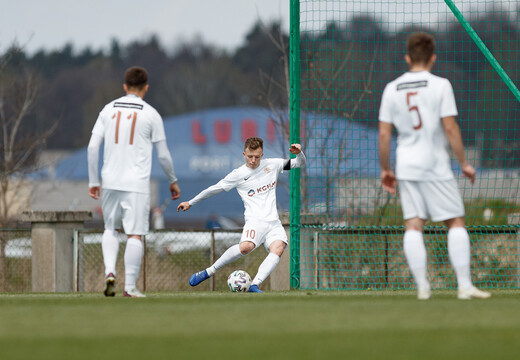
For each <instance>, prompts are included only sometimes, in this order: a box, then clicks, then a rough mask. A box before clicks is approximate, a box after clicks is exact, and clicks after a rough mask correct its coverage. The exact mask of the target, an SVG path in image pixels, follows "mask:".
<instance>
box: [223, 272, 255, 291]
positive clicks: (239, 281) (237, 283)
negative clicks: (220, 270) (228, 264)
mask: <svg viewBox="0 0 520 360" xmlns="http://www.w3.org/2000/svg"><path fill="white" fill-rule="evenodd" d="M227 285H228V287H229V290H231V291H233V292H247V290H249V287H250V286H251V276H249V274H248V273H247V272H245V271H244V270H235V271H233V272H232V273H231V274H230V275H229V276H228V279H227Z"/></svg>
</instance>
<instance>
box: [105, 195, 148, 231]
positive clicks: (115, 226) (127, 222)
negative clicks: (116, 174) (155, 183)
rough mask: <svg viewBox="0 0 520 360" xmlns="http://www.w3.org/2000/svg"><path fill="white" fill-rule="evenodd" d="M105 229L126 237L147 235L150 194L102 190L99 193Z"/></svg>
mask: <svg viewBox="0 0 520 360" xmlns="http://www.w3.org/2000/svg"><path fill="white" fill-rule="evenodd" d="M101 200H102V205H101V206H102V208H103V220H104V221H105V229H108V230H119V229H121V226H122V228H123V230H124V232H125V234H127V235H146V234H148V229H149V223H148V216H149V214H150V194H143V193H135V192H129V191H118V190H108V189H103V190H102V192H101Z"/></svg>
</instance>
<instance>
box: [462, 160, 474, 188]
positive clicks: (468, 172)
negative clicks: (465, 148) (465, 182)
mask: <svg viewBox="0 0 520 360" xmlns="http://www.w3.org/2000/svg"><path fill="white" fill-rule="evenodd" d="M462 173H463V174H464V176H465V177H467V178H468V179H469V181H471V183H472V184H473V183H475V175H476V173H477V172H476V171H475V168H474V167H473V166H471V165H470V164H464V165H462Z"/></svg>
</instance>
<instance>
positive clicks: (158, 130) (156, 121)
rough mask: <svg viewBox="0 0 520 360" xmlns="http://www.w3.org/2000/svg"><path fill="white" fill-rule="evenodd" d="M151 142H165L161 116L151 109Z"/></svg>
mask: <svg viewBox="0 0 520 360" xmlns="http://www.w3.org/2000/svg"><path fill="white" fill-rule="evenodd" d="M151 116H152V142H154V143H156V142H159V141H163V140H166V133H165V131H164V123H163V120H162V117H161V115H159V113H158V112H157V111H156V110H155V109H153V110H152V113H151Z"/></svg>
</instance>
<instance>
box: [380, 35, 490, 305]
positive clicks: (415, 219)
mask: <svg viewBox="0 0 520 360" xmlns="http://www.w3.org/2000/svg"><path fill="white" fill-rule="evenodd" d="M406 50H407V54H406V55H405V60H406V63H407V64H408V66H409V69H410V70H409V71H408V72H407V73H405V74H403V75H401V76H400V77H398V78H397V79H396V80H394V81H392V82H390V83H388V84H387V85H386V87H385V90H384V92H383V97H382V101H381V108H380V111H379V151H380V160H381V181H382V185H383V188H384V189H385V190H386V191H388V192H390V193H392V194H394V193H395V192H396V186H397V180H399V190H400V197H401V206H402V209H403V216H404V219H405V227H406V231H405V233H404V239H403V248H404V254H405V256H406V260H407V261H408V266H409V268H410V271H411V272H412V275H413V277H414V280H415V284H416V287H417V291H418V295H417V297H418V299H420V300H426V299H429V298H430V297H431V289H430V283H429V282H428V279H427V277H426V273H427V271H426V248H425V246H424V241H423V234H422V232H423V227H424V223H425V220H427V219H431V220H433V221H444V222H445V224H446V226H447V227H448V254H449V258H450V261H451V264H452V266H453V268H454V270H455V274H456V277H457V285H458V298H459V299H471V298H481V299H485V298H489V297H490V296H491V294H490V293H488V292H485V291H481V290H479V289H477V288H476V287H475V286H473V283H472V282H471V274H470V241H469V235H468V232H467V231H466V228H465V227H464V203H463V202H462V197H461V195H460V193H459V190H458V188H457V182H456V181H455V178H454V176H453V172H452V170H451V167H450V155H449V153H448V145H449V146H451V149H452V150H453V153H454V154H455V156H456V157H457V159H458V161H459V163H460V165H461V168H462V172H463V174H464V175H465V176H466V177H468V178H469V179H470V181H471V183H473V182H474V181H475V169H474V168H473V167H472V166H471V165H470V164H468V163H467V162H466V158H465V155H464V146H463V143H462V137H461V134H460V129H459V126H458V124H457V122H456V120H455V117H456V116H457V107H456V105H455V97H454V94H453V89H452V87H451V84H450V82H449V81H448V80H447V79H444V78H441V77H438V76H435V75H433V74H431V73H430V71H431V69H432V67H433V64H434V62H435V59H436V55H435V41H434V38H433V36H431V35H429V34H425V33H414V34H412V35H410V36H409V37H408V39H407V41H406ZM394 126H395V128H396V129H397V133H398V138H397V150H396V162H397V163H396V170H395V174H394V172H393V171H392V170H391V169H390V164H389V154H390V141H391V137H392V128H393V127H394Z"/></svg>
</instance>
